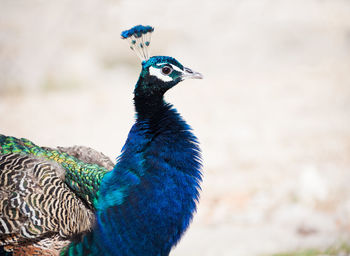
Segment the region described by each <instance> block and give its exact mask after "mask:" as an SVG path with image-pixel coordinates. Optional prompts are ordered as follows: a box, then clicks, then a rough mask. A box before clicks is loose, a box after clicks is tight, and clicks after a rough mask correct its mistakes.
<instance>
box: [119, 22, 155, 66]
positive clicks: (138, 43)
mask: <svg viewBox="0 0 350 256" xmlns="http://www.w3.org/2000/svg"><path fill="white" fill-rule="evenodd" d="M153 31H154V28H153V27H151V26H142V25H137V26H134V27H132V28H131V29H128V30H124V31H123V32H122V33H121V37H122V39H127V40H128V42H129V44H130V49H131V50H133V51H134V52H135V53H136V55H137V56H138V57H139V58H140V59H141V60H142V61H147V60H148V59H149V46H150V44H151V34H152V32H153Z"/></svg>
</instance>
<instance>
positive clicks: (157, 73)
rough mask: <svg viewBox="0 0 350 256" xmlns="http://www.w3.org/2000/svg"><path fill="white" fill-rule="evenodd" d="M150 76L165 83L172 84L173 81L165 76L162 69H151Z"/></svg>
mask: <svg viewBox="0 0 350 256" xmlns="http://www.w3.org/2000/svg"><path fill="white" fill-rule="evenodd" d="M149 74H150V75H151V76H155V77H157V78H158V79H160V80H162V81H164V82H170V81H172V80H173V79H172V78H171V77H170V76H167V75H163V74H162V72H161V69H160V68H154V67H149Z"/></svg>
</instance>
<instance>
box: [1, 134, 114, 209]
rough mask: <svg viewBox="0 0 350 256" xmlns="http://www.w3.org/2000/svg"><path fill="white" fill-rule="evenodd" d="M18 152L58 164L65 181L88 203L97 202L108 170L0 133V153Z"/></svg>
mask: <svg viewBox="0 0 350 256" xmlns="http://www.w3.org/2000/svg"><path fill="white" fill-rule="evenodd" d="M8 153H20V154H31V155H34V156H36V157H42V158H45V159H48V160H52V161H55V162H57V163H58V164H60V165H61V166H62V167H63V168H64V169H65V170H66V172H65V183H66V184H67V185H68V186H69V187H70V188H71V189H72V190H73V191H74V192H75V193H76V194H77V195H78V196H79V197H80V198H82V199H84V200H85V201H86V202H87V204H88V205H90V206H92V205H94V203H96V202H97V198H98V189H99V185H100V183H101V180H102V178H103V176H104V175H105V174H106V173H107V172H109V170H107V169H106V168H104V167H101V166H99V165H97V164H89V163H85V162H82V161H80V160H79V159H77V158H75V157H73V156H70V155H68V154H67V153H64V152H61V151H59V150H56V149H49V148H42V147H39V146H37V145H35V144H34V143H33V142H31V141H29V140H27V139H23V138H22V139H18V138H15V137H11V136H4V135H0V154H8Z"/></svg>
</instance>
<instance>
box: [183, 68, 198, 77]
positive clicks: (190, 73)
mask: <svg viewBox="0 0 350 256" xmlns="http://www.w3.org/2000/svg"><path fill="white" fill-rule="evenodd" d="M182 78H183V79H188V78H192V79H203V75H202V74H201V73H199V72H196V71H193V70H192V69H190V68H185V67H184V71H183V73H182Z"/></svg>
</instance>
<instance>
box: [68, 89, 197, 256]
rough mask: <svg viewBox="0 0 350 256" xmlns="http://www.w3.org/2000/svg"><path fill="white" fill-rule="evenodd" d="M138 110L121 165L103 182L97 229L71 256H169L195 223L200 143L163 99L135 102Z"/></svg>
mask: <svg viewBox="0 0 350 256" xmlns="http://www.w3.org/2000/svg"><path fill="white" fill-rule="evenodd" d="M155 102H158V105H154V103H155ZM145 104H146V105H145ZM135 108H136V112H137V120H136V123H135V124H134V126H133V127H132V128H131V130H130V132H129V135H128V139H127V141H126V143H125V145H124V147H123V149H122V154H121V155H120V157H119V158H118V163H117V164H116V166H115V168H114V169H113V171H112V172H110V173H108V174H106V175H105V176H104V178H103V180H102V182H101V185H100V189H99V192H98V196H99V199H98V202H97V203H96V205H95V207H96V209H97V210H96V225H95V227H94V228H93V230H92V232H90V233H88V234H86V235H85V236H84V237H83V238H82V240H81V241H80V242H77V243H72V244H71V246H70V248H69V250H68V252H72V255H73V254H74V255H75V253H77V252H78V253H77V254H79V252H81V253H82V254H83V255H145V256H148V255H157V256H163V255H168V254H169V252H170V250H171V248H172V247H173V246H174V245H175V244H176V243H177V241H178V240H179V239H180V237H181V235H182V234H183V233H184V231H185V230H186V229H187V227H188V225H189V223H190V221H191V219H192V215H193V213H194V212H195V209H196V201H197V200H198V197H199V189H200V185H199V183H200V181H201V173H200V167H201V164H200V153H199V152H200V150H199V147H198V143H197V138H196V137H195V136H194V135H193V134H192V132H191V129H190V127H189V126H188V125H187V124H186V122H185V121H184V120H183V119H182V118H181V117H180V115H179V114H178V113H177V111H176V110H175V109H174V108H172V106H171V105H170V104H167V103H166V102H165V101H164V100H163V98H162V97H161V98H160V99H158V98H157V99H154V101H153V102H152V103H150V102H145V101H143V100H139V99H138V98H137V96H135Z"/></svg>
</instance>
